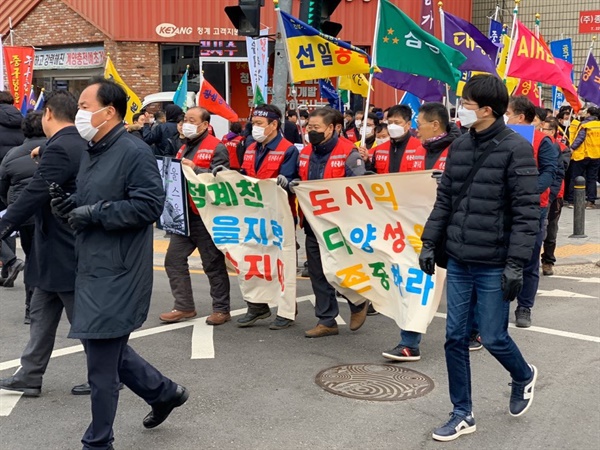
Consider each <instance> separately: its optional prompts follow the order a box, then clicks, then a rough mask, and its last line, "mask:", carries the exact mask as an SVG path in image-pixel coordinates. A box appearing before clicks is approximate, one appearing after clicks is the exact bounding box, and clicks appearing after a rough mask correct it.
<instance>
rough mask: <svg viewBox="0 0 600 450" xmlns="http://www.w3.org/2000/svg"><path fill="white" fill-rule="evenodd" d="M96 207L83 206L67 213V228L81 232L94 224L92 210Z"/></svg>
mask: <svg viewBox="0 0 600 450" xmlns="http://www.w3.org/2000/svg"><path fill="white" fill-rule="evenodd" d="M96 207H97V204H96V205H84V206H79V207H77V208H75V209H73V210H72V211H71V212H70V213H69V216H68V217H69V226H70V227H71V228H73V229H74V230H75V231H81V230H83V229H84V228H85V227H87V226H88V225H91V224H92V223H94V210H95V208H96Z"/></svg>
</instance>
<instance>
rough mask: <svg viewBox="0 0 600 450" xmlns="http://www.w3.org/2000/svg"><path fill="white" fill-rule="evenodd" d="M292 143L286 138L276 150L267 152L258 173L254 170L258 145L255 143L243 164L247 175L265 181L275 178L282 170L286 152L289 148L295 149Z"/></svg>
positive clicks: (249, 149)
mask: <svg viewBox="0 0 600 450" xmlns="http://www.w3.org/2000/svg"><path fill="white" fill-rule="evenodd" d="M293 146H294V144H292V143H291V142H290V141H288V140H287V139H286V138H283V137H282V138H281V141H279V144H277V147H275V150H269V151H268V152H267V156H265V159H264V160H263V162H262V164H261V165H260V168H259V169H258V172H257V171H256V170H255V169H254V167H256V166H255V163H256V147H257V143H256V142H253V143H252V144H250V146H249V147H248V150H246V153H245V154H244V162H243V163H242V169H244V170H245V171H246V175H248V176H250V177H254V178H259V179H261V180H264V179H266V178H275V177H276V176H277V175H279V169H280V168H281V164H283V158H284V157H285V152H286V150H287V149H288V148H290V147H293Z"/></svg>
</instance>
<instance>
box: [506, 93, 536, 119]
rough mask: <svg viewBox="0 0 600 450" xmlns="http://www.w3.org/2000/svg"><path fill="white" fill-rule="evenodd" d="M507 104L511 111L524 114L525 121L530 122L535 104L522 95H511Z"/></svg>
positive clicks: (533, 116) (533, 114) (533, 115)
mask: <svg viewBox="0 0 600 450" xmlns="http://www.w3.org/2000/svg"><path fill="white" fill-rule="evenodd" d="M509 105H510V108H511V109H512V110H513V113H515V114H523V115H524V116H525V122H527V123H531V122H533V119H535V105H534V104H533V103H532V102H531V100H529V99H528V98H527V97H525V96H524V95H518V96H516V97H511V98H510V102H509Z"/></svg>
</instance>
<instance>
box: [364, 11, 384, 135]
mask: <svg viewBox="0 0 600 450" xmlns="http://www.w3.org/2000/svg"><path fill="white" fill-rule="evenodd" d="M380 11H381V0H377V13H376V16H375V31H374V33H373V46H372V47H371V52H372V55H371V70H369V84H368V86H367V105H366V107H365V113H364V116H363V123H362V130H361V132H360V146H361V147H364V146H365V141H366V140H367V137H366V136H365V133H366V131H367V117H368V115H369V102H370V101H371V86H372V85H373V74H374V73H375V66H376V65H377V35H378V34H379V13H380Z"/></svg>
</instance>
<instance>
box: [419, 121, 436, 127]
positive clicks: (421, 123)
mask: <svg viewBox="0 0 600 450" xmlns="http://www.w3.org/2000/svg"><path fill="white" fill-rule="evenodd" d="M433 122H437V120H426V121H425V122H419V121H418V120H417V128H421V126H422V125H425V124H426V123H433Z"/></svg>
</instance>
